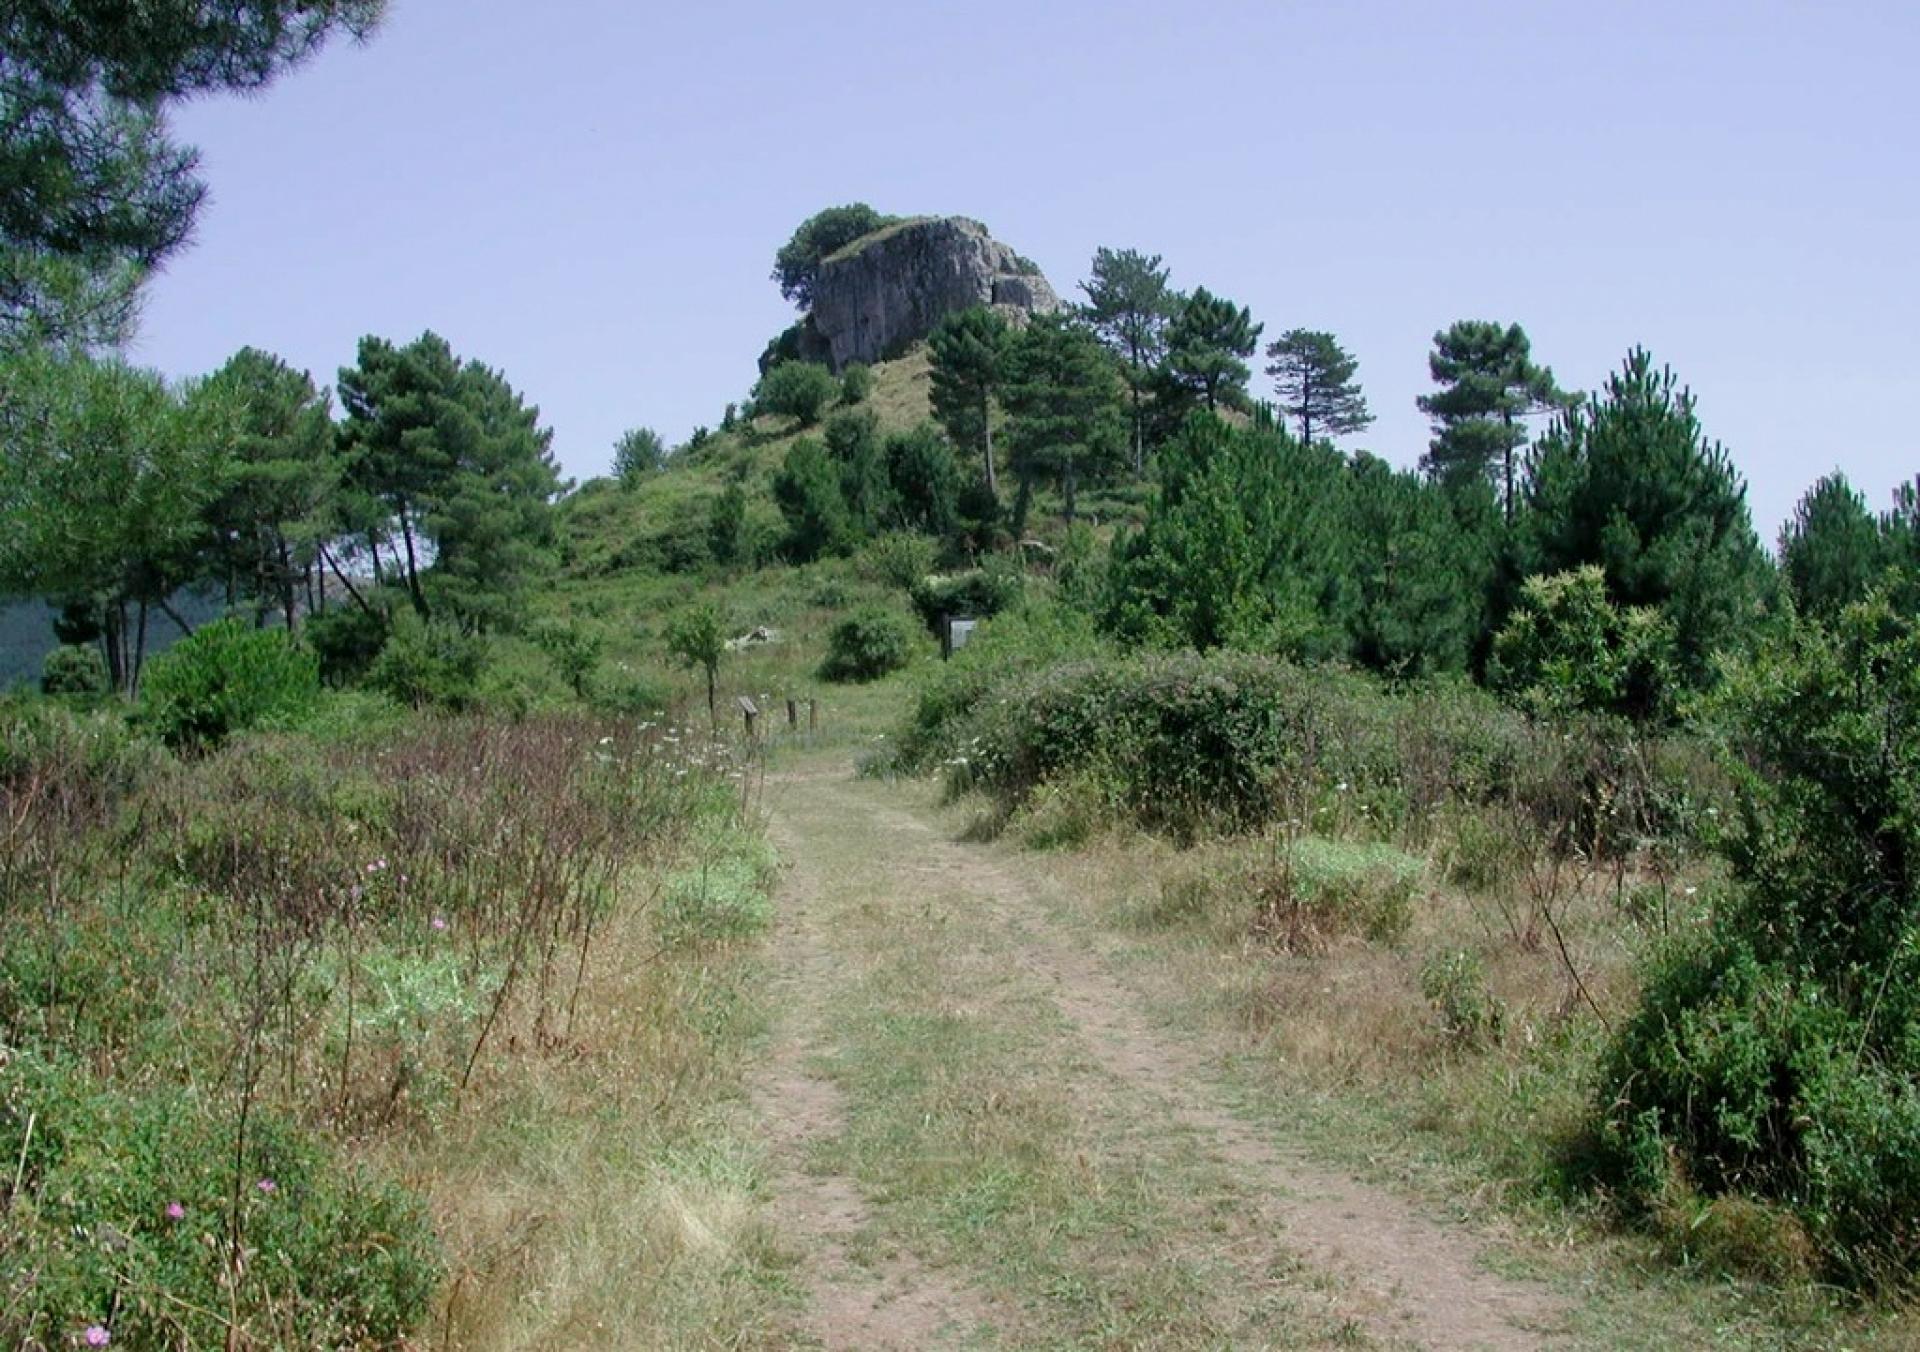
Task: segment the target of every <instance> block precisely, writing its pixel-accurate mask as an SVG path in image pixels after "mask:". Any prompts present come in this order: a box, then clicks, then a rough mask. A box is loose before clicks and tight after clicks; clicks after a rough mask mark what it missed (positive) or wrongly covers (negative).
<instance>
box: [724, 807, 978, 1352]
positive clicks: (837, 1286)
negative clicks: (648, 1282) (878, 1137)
mask: <svg viewBox="0 0 1920 1352" xmlns="http://www.w3.org/2000/svg"><path fill="white" fill-rule="evenodd" d="M772 835H773V839H774V843H775V845H776V846H777V847H778V848H779V850H780V853H781V857H782V858H783V859H784V860H786V861H787V876H786V879H785V883H784V885H783V887H782V888H781V892H780V899H779V918H778V920H777V922H776V924H775V927H774V937H773V947H774V951H775V952H776V953H777V954H778V963H779V966H778V969H777V970H778V975H777V976H776V978H775V979H774V989H773V1004H774V1007H775V1008H776V1009H777V1010H779V1011H780V1027H779V1029H778V1030H777V1032H776V1035H775V1038H774V1042H773V1046H772V1049H771V1052H770V1054H769V1056H768V1058H767V1060H766V1063H765V1064H764V1066H763V1067H762V1068H761V1070H760V1072H759V1073H758V1074H757V1075H756V1076H755V1077H754V1079H753V1084H752V1093H753V1098H754V1103H755V1105H756V1109H757V1112H758V1115H759V1117H760V1119H761V1120H762V1121H763V1122H764V1123H765V1132H766V1135H767V1138H768V1141H769V1143H770V1145H771V1146H772V1156H773V1163H774V1168H775V1173H774V1177H773V1187H774V1197H773V1201H772V1203H771V1204H770V1206H769V1211H770V1212H771V1219H772V1220H773V1222H774V1224H775V1225H776V1226H777V1227H778V1230H779V1233H781V1234H782V1235H783V1236H785V1237H786V1238H787V1241H788V1245H789V1247H790V1248H791V1250H792V1251H793V1253H794V1255H795V1257H796V1259H797V1260H798V1263H799V1272H800V1278H801V1282H802V1285H803V1287H804V1290H805V1293H806V1296H807V1308H806V1310H805V1311H804V1313H803V1315H802V1316H801V1322H800V1327H799V1328H798V1329H796V1330H794V1331H795V1333H796V1334H798V1335H799V1336H800V1337H802V1338H804V1339H805V1340H806V1341H807V1342H808V1343H811V1344H815V1345H818V1346H820V1347H823V1348H828V1349H842V1348H844V1349H864V1348H885V1349H895V1348H897V1349H901V1350H902V1352H907V1350H909V1349H917V1348H925V1347H934V1346H940V1345H943V1340H945V1343H944V1345H949V1346H957V1345H960V1340H961V1339H962V1338H963V1337H964V1336H965V1335H966V1333H967V1331H968V1330H970V1329H973V1328H975V1327H976V1326H978V1325H979V1324H981V1323H983V1322H985V1321H986V1320H987V1318H988V1311H987V1307H986V1306H985V1304H984V1302H982V1301H981V1300H980V1299H979V1297H977V1296H976V1295H973V1294H972V1293H967V1292H963V1291H961V1290H960V1289H959V1288H958V1287H956V1286H954V1285H953V1284H952V1283H950V1282H949V1281H947V1280H946V1279H945V1277H944V1276H942V1275H941V1274H940V1273H938V1272H933V1271H929V1270H928V1269H927V1268H926V1267H925V1266H923V1265H922V1264H921V1263H920V1262H919V1261H918V1260H917V1259H916V1258H915V1257H914V1256H913V1255H912V1254H911V1253H908V1252H906V1251H904V1250H895V1251H893V1252H890V1253H888V1254H886V1255H885V1256H884V1257H882V1258H880V1259H877V1260H870V1261H867V1262H864V1263H862V1262H856V1261H855V1259H854V1253H855V1251H856V1249H858V1248H860V1247H862V1246H861V1243H860V1241H861V1240H862V1238H863V1236H864V1234H865V1233H866V1232H867V1231H868V1230H869V1229H870V1228H871V1226H872V1223H873V1218H872V1215H871V1213H870V1211H869V1210H868V1207H867V1205H866V1203H865V1201H864V1200H863V1199H862V1197H861V1195H860V1192H859V1189H858V1188H857V1187H856V1186H855V1185H854V1183H853V1180H851V1179H849V1178H847V1177H845V1176H843V1175H840V1174H835V1173H831V1172H827V1171H823V1170H819V1169H815V1168H813V1167H812V1165H811V1163H810V1159H809V1157H810V1155H811V1154H812V1153H813V1151H814V1150H815V1148H816V1147H817V1146H819V1145H820V1144H822V1143H824V1142H827V1141H830V1140H831V1139H833V1138H834V1137H835V1136H837V1135H838V1134H839V1133H840V1132H841V1131H842V1130H844V1128H845V1117H846V1114H845V1108H844V1105H843V1102H842V1095H841V1093H840V1090H839V1089H838V1088H837V1087H836V1086H835V1085H834V1084H833V1082H832V1081H831V1080H829V1079H828V1078H826V1077H825V1076H824V1075H821V1074H820V1073H819V1072H818V1071H817V1070H815V1069H814V1068H813V1066H812V1062H813V1061H814V1059H815V1058H816V1057H818V1056H819V1055H821V1054H822V1053H823V1052H825V1051H827V1050H829V1044H828V1033H827V1030H826V1028H825V1027H824V1018H823V1015H822V1011H821V1007H820V1005H821V995H822V993H823V991H824V990H825V988H826V984H827V983H829V982H831V981H832V980H833V962H832V955H831V951H830V946H829V944H828V942H827V940H826V937H825V936H824V935H823V933H822V924H821V918H820V915H819V898H820V894H821V886H822V881H823V880H822V878H821V876H820V872H819V870H818V869H817V867H815V866H814V865H813V864H812V862H811V861H810V859H809V857H808V855H807V851H806V849H805V842H804V840H803V838H802V837H800V836H798V835H796V834H795V833H794V832H793V831H792V830H790V829H788V827H787V823H786V822H785V821H784V819H780V818H776V819H775V821H774V823H773V828H772Z"/></svg>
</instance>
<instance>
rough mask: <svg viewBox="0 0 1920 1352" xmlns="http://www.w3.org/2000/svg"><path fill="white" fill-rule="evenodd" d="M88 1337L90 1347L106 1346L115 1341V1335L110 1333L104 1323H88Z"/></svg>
mask: <svg viewBox="0 0 1920 1352" xmlns="http://www.w3.org/2000/svg"><path fill="white" fill-rule="evenodd" d="M86 1339H87V1346H88V1347H105V1346H106V1345H107V1344H108V1343H110V1342H112V1341H113V1335H112V1334H111V1333H108V1332H107V1330H106V1329H105V1327H103V1326H102V1325H99V1324H89V1325H87V1332H86Z"/></svg>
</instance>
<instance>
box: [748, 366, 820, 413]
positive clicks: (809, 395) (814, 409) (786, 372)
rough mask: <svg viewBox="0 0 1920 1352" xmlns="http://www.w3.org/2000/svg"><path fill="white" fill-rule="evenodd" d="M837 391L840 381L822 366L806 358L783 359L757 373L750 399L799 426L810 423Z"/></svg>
mask: <svg viewBox="0 0 1920 1352" xmlns="http://www.w3.org/2000/svg"><path fill="white" fill-rule="evenodd" d="M839 395H840V382H839V381H837V380H835V379H834V378H833V373H832V372H831V371H829V370H827V368H826V367H824V366H821V365H819V364H818V363H816V362H810V361H786V362H781V363H780V364H779V365H778V366H776V367H774V368H773V369H772V370H771V371H768V372H767V373H766V374H765V375H764V376H762V377H760V383H759V384H758V385H756V386H755V387H754V391H753V402H754V407H755V408H757V409H759V410H760V411H761V412H763V413H777V414H781V415H783V416H785V417H788V418H792V419H793V420H794V422H795V423H797V424H798V425H799V426H801V427H811V426H813V424H815V423H817V422H819V421H820V415H821V414H822V413H824V412H825V411H826V408H827V405H829V404H831V403H832V402H833V401H834V400H835V399H836V398H838V397H839Z"/></svg>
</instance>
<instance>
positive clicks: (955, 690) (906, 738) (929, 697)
mask: <svg viewBox="0 0 1920 1352" xmlns="http://www.w3.org/2000/svg"><path fill="white" fill-rule="evenodd" d="M1099 651H1100V643H1099V640H1098V638H1097V637H1096V635H1095V634H1094V630H1093V625H1092V622H1091V621H1090V620H1088V618H1087V617H1086V616H1085V615H1083V614H1081V613H1080V612H1078V611H1074V610H1068V609H1065V608H1064V607H1060V606H1053V605H1039V604H1029V605H1025V606H1022V607H1020V608H1019V609H1017V610H1010V611H1007V612H1005V613H1003V614H1000V615H997V616H995V617H994V618H992V619H990V620H986V621H984V622H982V623H981V625H980V627H979V628H977V629H975V630H974V631H973V637H972V638H971V639H970V640H968V642H967V645H966V646H965V647H964V648H962V649H960V651H959V652H957V653H955V654H954V655H953V657H952V658H951V659H949V660H948V661H946V662H943V663H941V664H940V665H939V666H937V667H935V668H933V669H932V670H931V672H930V673H929V674H928V675H927V677H926V679H925V680H924V681H923V682H922V683H921V685H920V689H919V692H918V694H917V695H916V697H915V700H914V706H913V710H912V712H911V713H910V714H909V716H908V718H907V722H906V725H905V726H904V727H903V728H901V729H900V733H899V735H898V737H896V738H895V748H896V749H895V753H894V757H895V760H894V768H896V769H899V770H904V771H908V772H915V771H921V770H929V769H932V768H933V767H935V766H936V765H939V764H940V763H942V762H957V761H961V760H962V759H963V758H965V757H967V756H968V753H969V750H970V745H971V743H972V741H973V738H974V735H975V730H974V724H975V722H976V721H977V719H978V717H979V716H980V714H981V713H982V711H983V709H984V708H985V707H986V706H987V705H988V704H989V702H990V700H989V697H990V696H991V695H992V693H993V692H994V691H995V690H997V689H999V688H1000V687H1002V686H1003V685H1011V684H1013V683H1014V682H1016V681H1017V680H1019V679H1020V678H1022V677H1025V676H1029V675H1031V674H1032V673H1034V672H1036V671H1038V670H1040V669H1042V668H1045V667H1048V666H1051V665H1053V664H1055V663H1058V662H1064V661H1070V660H1072V659H1074V658H1078V657H1091V656H1093V655H1094V654H1096V653H1097V652H1099ZM954 768H956V769H964V768H965V767H964V765H957V766H955V767H954Z"/></svg>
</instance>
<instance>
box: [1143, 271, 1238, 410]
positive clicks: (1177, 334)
mask: <svg viewBox="0 0 1920 1352" xmlns="http://www.w3.org/2000/svg"><path fill="white" fill-rule="evenodd" d="M1261 327H1262V326H1261V325H1259V324H1256V323H1254V322H1253V312H1252V311H1251V310H1248V309H1247V308H1246V307H1245V306H1237V305H1235V304H1234V303H1233V302H1232V301H1230V300H1228V299H1227V298H1226V297H1224V296H1216V295H1214V294H1213V293H1212V292H1211V291H1208V290H1207V289H1206V288H1205V287H1204V286H1203V287H1199V288H1197V289H1196V290H1195V291H1194V293H1193V294H1192V295H1191V296H1189V297H1187V299H1186V301H1185V302H1184V303H1183V304H1182V305H1181V306H1180V309H1179V312H1178V313H1177V314H1176V315H1175V316H1174V320H1173V323H1172V324H1171V325H1169V326H1168V328H1167V358H1166V362H1165V364H1164V365H1163V367H1162V371H1163V375H1164V378H1165V380H1166V383H1167V384H1168V385H1169V387H1170V392H1171V393H1173V394H1174V395H1175V396H1176V398H1178V397H1179V396H1181V395H1184V396H1185V402H1187V403H1188V404H1189V405H1191V404H1192V403H1194V402H1198V403H1202V404H1204V405H1205V406H1206V408H1207V410H1208V411H1209V412H1213V411H1214V410H1216V409H1218V408H1219V407H1220V405H1222V404H1225V405H1227V406H1228V407H1230V408H1233V407H1239V406H1240V405H1242V404H1244V403H1245V402H1246V396H1247V380H1248V378H1249V377H1250V376H1251V375H1252V371H1251V370H1250V369H1249V367H1248V366H1247V359H1248V358H1249V357H1251V356H1252V355H1253V353H1254V348H1255V346H1256V345H1257V344H1258V343H1259V341H1260V330H1261Z"/></svg>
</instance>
